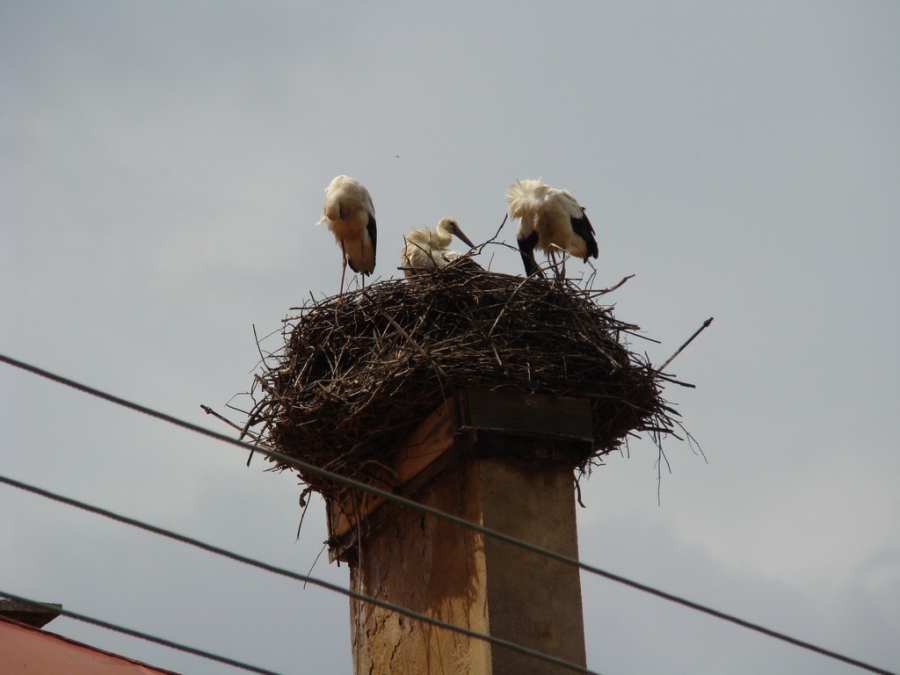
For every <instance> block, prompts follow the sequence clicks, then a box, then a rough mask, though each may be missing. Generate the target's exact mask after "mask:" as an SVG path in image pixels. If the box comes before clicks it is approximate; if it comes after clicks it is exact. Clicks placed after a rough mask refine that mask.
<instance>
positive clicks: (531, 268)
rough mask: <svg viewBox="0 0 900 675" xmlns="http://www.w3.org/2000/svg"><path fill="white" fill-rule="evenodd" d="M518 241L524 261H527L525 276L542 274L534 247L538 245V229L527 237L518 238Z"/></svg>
mask: <svg viewBox="0 0 900 675" xmlns="http://www.w3.org/2000/svg"><path fill="white" fill-rule="evenodd" d="M516 241H517V242H518V244H519V253H520V254H521V255H522V262H523V263H525V276H529V277H530V276H531V275H532V274H541V269H540V267H538V264H537V262H536V261H535V259H534V247H535V246H537V243H538V233H537V230H535V231H534V232H532V233H531V234H530V235H528V236H527V237H523V238H521V239H519V238H516Z"/></svg>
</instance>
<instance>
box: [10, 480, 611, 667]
mask: <svg viewBox="0 0 900 675" xmlns="http://www.w3.org/2000/svg"><path fill="white" fill-rule="evenodd" d="M0 483H5V484H6V485H9V486H11V487H14V488H18V489H19V490H24V491H26V492H31V493H33V494H36V495H39V496H41V497H45V498H47V499H52V500H53V501H57V502H60V503H61V504H65V505H66V506H71V507H74V508H77V509H81V510H83V511H88V512H90V513H93V514H95V515H98V516H103V517H104V518H109V519H110V520H115V521H117V522H119V523H123V524H125V525H130V526H132V527H136V528H138V529H141V530H145V531H147V532H152V533H153V534H158V535H160V536H162V537H167V538H169V539H174V540H175V541H178V542H181V543H182V544H188V545H189V546H194V547H196V548H199V549H201V550H203V551H206V552H207V553H213V554H215V555H219V556H222V557H224V558H228V559H230V560H234V561H236V562H239V563H243V564H245V565H250V566H251V567H256V568H258V569H261V570H263V571H266V572H271V573H272V574H277V575H280V576H283V577H287V578H289V579H293V580H295V581H303V582H304V583H309V584H312V585H314V586H319V587H321V588H324V589H326V590H329V591H334V592H335V593H340V594H341V595H346V596H347V597H349V598H353V599H354V600H359V601H361V602H365V603H368V604H371V605H377V606H378V607H381V608H383V609H388V610H391V611H393V612H397V613H398V614H403V615H405V616H408V617H410V618H411V619H416V620H418V621H423V622H425V623H429V624H431V625H433V626H437V627H438V628H446V629H447V630H451V631H453V632H455V633H460V634H462V635H465V636H467V637H470V638H475V639H477V640H484V641H486V642H490V643H491V644H494V645H497V646H498V647H507V648H509V649H512V650H515V651H517V652H519V653H520V654H525V655H526V656H532V657H534V658H537V659H542V660H544V661H547V662H548V663H552V664H554V665H557V666H562V667H563V668H568V669H570V670H573V671H576V672H579V673H586V674H587V675H599V674H598V673H596V672H595V671H593V670H588V669H587V668H584V667H583V666H579V665H576V664H574V663H570V662H568V661H565V660H563V659H560V658H557V657H555V656H551V655H549V654H544V653H542V652H538V651H535V650H533V649H530V648H528V647H523V646H521V645H518V644H516V643H514V642H509V641H508V640H504V639H502V638H498V637H494V636H493V635H486V634H485V633H479V632H477V631H473V630H471V629H469V628H462V627H461V626H456V625H454V624H452V623H447V622H445V621H441V620H440V619H435V618H433V617H430V616H427V615H425V614H420V613H419V612H415V611H413V610H410V609H406V608H405V607H401V606H400V605H395V604H393V603H390V602H387V601H385V600H379V599H378V598H373V597H371V596H368V595H364V594H362V593H357V592H356V591H351V590H349V589H346V588H344V587H342V586H338V585H337V584H332V583H331V582H328V581H324V580H322V579H317V578H316V577H311V576H308V575H306V574H299V573H297V572H292V571H290V570H286V569H284V568H283V567H276V566H274V565H270V564H268V563H264V562H262V561H259V560H254V559H253V558H247V557H246V556H243V555H241V554H239V553H234V552H233V551H228V550H226V549H223V548H219V547H217V546H213V545H212V544H207V543H205V542H202V541H200V540H199V539H193V538H191V537H187V536H185V535H182V534H178V533H177V532H172V531H171V530H166V529H163V528H161V527H157V526H155V525H150V524H148V523H144V522H141V521H139V520H135V519H133V518H129V517H128V516H123V515H121V514H118V513H114V512H113V511H108V510H106V509H102V508H100V507H98V506H92V505H90V504H86V503H84V502H80V501H78V500H76V499H71V498H69V497H63V496H62V495H59V494H56V493H55V492H50V491H49V490H44V489H42V488H39V487H36V486H34V485H29V484H27V483H22V482H20V481H17V480H13V479H12V478H8V477H6V476H3V475H0ZM0 594H2V591H0Z"/></svg>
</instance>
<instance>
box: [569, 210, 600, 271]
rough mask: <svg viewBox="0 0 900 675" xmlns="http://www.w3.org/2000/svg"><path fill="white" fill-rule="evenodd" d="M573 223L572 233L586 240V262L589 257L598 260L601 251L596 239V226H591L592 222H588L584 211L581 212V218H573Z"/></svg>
mask: <svg viewBox="0 0 900 675" xmlns="http://www.w3.org/2000/svg"><path fill="white" fill-rule="evenodd" d="M571 222H572V231H573V232H574V233H575V234H577V235H578V236H579V237H581V238H582V239H584V243H585V244H586V245H587V256H585V260H587V259H588V258H589V257H590V258H596V257H597V256H599V255H600V249H599V248H598V247H597V239H596V238H595V237H594V226H593V225H591V221H590V220H588V217H587V214H586V213H585V212H584V209H582V211H581V218H572V219H571Z"/></svg>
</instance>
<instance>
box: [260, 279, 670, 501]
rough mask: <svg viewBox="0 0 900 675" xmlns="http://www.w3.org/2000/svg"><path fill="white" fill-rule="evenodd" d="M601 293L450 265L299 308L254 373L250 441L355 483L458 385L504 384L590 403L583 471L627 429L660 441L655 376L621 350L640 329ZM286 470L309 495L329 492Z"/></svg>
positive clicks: (661, 418) (663, 421)
mask: <svg viewBox="0 0 900 675" xmlns="http://www.w3.org/2000/svg"><path fill="white" fill-rule="evenodd" d="M606 292H607V291H587V290H583V289H579V288H577V287H576V286H575V285H574V284H573V283H571V282H569V281H559V280H546V279H540V278H530V279H527V280H526V279H523V278H522V277H515V276H509V275H505V274H497V273H495V272H489V271H485V270H481V269H470V268H467V267H464V266H458V265H451V266H450V267H447V268H444V269H441V270H429V271H421V272H420V273H418V274H416V275H414V276H413V277H411V278H409V279H399V280H388V281H382V282H379V283H376V284H373V285H372V286H369V287H368V288H365V289H362V290H357V291H354V292H352V293H345V294H344V296H343V297H342V298H340V299H337V300H336V299H334V298H326V299H324V300H322V301H318V302H317V301H315V300H311V301H310V302H308V303H307V304H306V305H305V306H303V307H302V308H298V309H299V314H298V315H297V316H294V317H291V318H288V319H285V327H284V337H285V345H284V348H283V349H280V350H279V351H278V352H276V353H275V354H274V355H272V356H271V357H270V358H268V359H266V361H265V363H266V365H265V369H264V372H263V374H261V375H259V376H257V379H256V384H255V385H254V390H255V391H254V392H253V393H254V394H255V398H256V399H257V402H256V404H255V406H254V408H253V409H252V410H251V412H250V418H249V420H248V428H250V427H255V426H256V425H258V424H262V426H261V427H257V429H258V431H255V432H251V434H250V435H251V436H253V437H255V438H256V439H257V440H258V441H260V442H262V443H265V444H266V445H268V446H269V447H272V448H273V449H274V450H277V451H278V452H279V453H282V454H285V455H288V456H292V457H296V458H298V459H301V460H303V461H305V462H308V463H310V464H313V465H316V466H319V467H322V468H325V469H328V470H330V471H334V472H337V473H340V474H343V475H346V476H349V477H353V478H357V479H362V480H366V479H367V478H371V477H372V476H375V475H378V473H379V471H381V472H383V467H385V466H389V465H390V459H391V452H392V449H393V448H395V447H396V446H397V445H398V443H399V441H401V440H402V439H403V438H404V437H405V436H406V434H408V433H409V432H410V431H412V430H413V429H414V428H415V427H416V426H417V425H418V424H419V423H420V422H421V421H422V420H423V419H424V418H425V417H426V416H427V415H428V414H429V413H431V412H432V411H433V410H434V409H435V408H436V407H437V406H439V405H440V404H441V403H442V402H443V401H444V400H445V398H446V397H449V396H450V395H451V394H452V392H453V391H454V390H455V389H456V388H458V387H462V386H481V387H488V388H498V387H504V388H513V389H516V390H519V391H521V392H523V393H526V394H557V395H569V396H579V397H585V398H588V399H590V400H591V402H592V407H593V425H594V452H593V454H592V455H591V456H590V457H588V458H587V459H586V460H585V463H584V465H583V466H582V469H584V468H585V466H587V465H588V464H590V463H591V462H595V461H596V460H598V459H599V458H600V457H602V456H603V455H605V454H606V453H609V452H611V451H613V450H616V449H617V448H619V447H620V446H621V445H622V443H623V442H624V441H625V439H626V436H627V435H629V434H630V433H634V432H640V431H649V432H650V433H651V434H652V435H653V436H654V438H656V439H658V438H659V435H660V434H665V433H671V432H672V430H673V422H672V419H671V417H670V414H675V413H674V411H672V410H671V408H669V407H667V406H666V403H665V401H664V400H663V398H662V396H661V389H662V387H661V385H662V382H661V380H662V379H664V378H662V377H661V376H660V374H659V373H658V372H657V371H655V370H654V369H653V368H652V367H651V366H650V364H649V362H648V361H647V360H646V359H645V358H644V357H643V356H640V355H638V354H636V353H635V352H633V351H630V350H629V348H628V346H627V342H626V340H625V338H626V336H627V335H631V334H634V332H635V331H637V330H639V329H638V327H637V326H635V325H632V324H627V323H623V322H621V321H619V320H618V319H616V318H615V317H614V316H613V313H612V308H611V307H609V306H604V305H602V304H601V303H600V302H599V300H600V298H601V297H602V296H603V295H604V294H605V293H606ZM257 385H258V386H257ZM260 394H261V397H260ZM273 468H275V469H285V468H290V467H287V466H283V465H280V464H278V463H276V466H275V467H273ZM298 473H299V474H300V479H301V480H302V481H303V482H305V483H306V484H307V485H308V489H310V490H313V491H318V492H321V493H322V494H324V495H325V496H333V495H336V494H337V493H338V492H339V487H338V486H337V484H335V483H333V482H331V481H328V480H327V479H324V478H322V477H320V476H318V475H315V474H311V473H309V472H303V471H299V472H298Z"/></svg>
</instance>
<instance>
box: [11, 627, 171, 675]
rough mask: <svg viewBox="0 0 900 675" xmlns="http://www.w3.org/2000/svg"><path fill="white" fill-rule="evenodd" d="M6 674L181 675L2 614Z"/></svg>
mask: <svg viewBox="0 0 900 675" xmlns="http://www.w3.org/2000/svg"><path fill="white" fill-rule="evenodd" d="M0 671H2V672H3V673H4V675H59V673H65V674H66V675H177V673H173V672H172V671H171V670H162V669H160V668H154V667H153V666H148V665H147V664H146V663H141V662H140V661H135V660H134V659H128V658H125V657H124V656H119V655H117V654H111V653H110V652H105V651H103V650H102V649H97V648H96V647H91V646H90V645H86V644H83V643H81V642H76V641H75V640H70V639H69V638H66V637H63V636H62V635H57V634H56V633H48V632H47V631H44V630H41V629H40V628H34V627H33V626H29V625H27V624H24V623H19V622H18V621H14V620H13V619H8V618H6V617H3V616H0Z"/></svg>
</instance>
